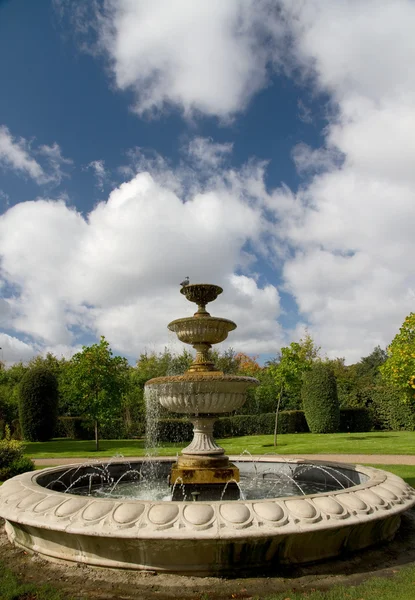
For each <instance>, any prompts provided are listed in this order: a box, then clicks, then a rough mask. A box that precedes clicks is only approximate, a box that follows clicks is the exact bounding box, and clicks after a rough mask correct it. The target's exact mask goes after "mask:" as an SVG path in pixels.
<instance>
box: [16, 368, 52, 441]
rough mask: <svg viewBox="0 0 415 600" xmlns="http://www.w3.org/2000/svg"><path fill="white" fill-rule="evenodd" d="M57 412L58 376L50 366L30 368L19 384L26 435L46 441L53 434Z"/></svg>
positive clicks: (21, 418)
mask: <svg viewBox="0 0 415 600" xmlns="http://www.w3.org/2000/svg"><path fill="white" fill-rule="evenodd" d="M57 413H58V380H57V378H56V375H55V374H54V373H52V371H50V370H49V369H48V368H47V367H44V366H38V367H32V368H31V369H29V370H28V371H27V372H26V373H25V375H24V376H23V378H22V381H21V384H20V403H19V414H20V424H21V427H22V433H23V437H24V438H25V439H26V440H30V441H31V442H46V441H47V440H50V439H51V437H52V436H53V433H54V431H55V427H56V419H57Z"/></svg>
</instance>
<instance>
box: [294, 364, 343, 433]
mask: <svg viewBox="0 0 415 600" xmlns="http://www.w3.org/2000/svg"><path fill="white" fill-rule="evenodd" d="M301 396H302V399H303V408H304V412H305V417H306V419H307V423H308V426H309V428H310V431H311V432H312V433H335V432H336V431H338V430H339V425H340V410H339V401H338V398H337V384H336V378H335V377H334V374H333V371H332V370H331V368H330V367H329V365H326V364H324V363H315V364H314V365H313V366H312V367H311V369H310V370H309V371H308V372H306V373H305V374H304V382H303V386H302V389H301Z"/></svg>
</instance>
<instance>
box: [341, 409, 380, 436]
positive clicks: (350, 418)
mask: <svg viewBox="0 0 415 600" xmlns="http://www.w3.org/2000/svg"><path fill="white" fill-rule="evenodd" d="M371 429H372V420H371V418H370V412H369V410H368V409H367V408H363V407H361V408H342V409H341V410H340V426H339V431H340V432H342V433H343V432H344V433H345V432H349V431H350V433H353V432H356V433H357V432H359V431H370V430H371Z"/></svg>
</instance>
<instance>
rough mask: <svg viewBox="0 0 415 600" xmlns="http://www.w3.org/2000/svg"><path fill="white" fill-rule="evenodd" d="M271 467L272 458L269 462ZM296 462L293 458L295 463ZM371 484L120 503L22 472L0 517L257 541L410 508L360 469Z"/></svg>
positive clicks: (0, 500) (2, 493)
mask: <svg viewBox="0 0 415 600" xmlns="http://www.w3.org/2000/svg"><path fill="white" fill-rule="evenodd" d="M274 462H275V461H274ZM293 462H294V461H293ZM358 470H359V471H361V472H362V473H364V474H366V475H368V476H369V480H368V481H367V482H366V483H364V484H360V485H357V486H355V487H354V488H347V489H345V490H339V491H334V492H331V493H329V494H315V495H309V496H304V497H298V496H297V497H290V498H276V499H273V500H270V499H267V500H263V501H261V500H255V501H244V502H243V501H232V502H213V503H208V502H200V503H186V502H152V501H130V502H122V501H119V500H114V499H98V498H93V499H92V498H89V497H80V496H73V495H70V494H62V493H61V492H56V491H52V490H48V489H46V488H43V487H41V486H40V485H39V484H38V483H37V482H36V479H37V476H38V474H33V473H24V474H23V475H19V476H17V477H15V478H13V479H12V480H10V481H6V482H5V483H4V484H3V486H2V487H1V488H0V514H1V516H2V517H3V518H5V519H6V520H8V521H9V522H11V523H20V524H24V525H29V526H32V527H40V528H42V527H45V528H46V527H47V528H48V529H56V530H59V531H66V532H67V533H69V532H71V531H72V532H75V531H79V532H82V531H85V528H88V529H89V528H92V531H91V532H90V534H91V535H99V532H100V531H101V533H102V529H105V530H106V531H108V532H109V531H111V532H113V533H114V534H115V532H117V537H119V536H121V537H123V536H125V535H126V536H127V537H130V536H131V533H130V532H131V530H132V528H134V531H135V533H134V535H135V536H137V537H145V538H148V537H152V536H156V537H157V536H158V532H160V533H161V532H162V533H163V535H164V536H167V538H176V537H177V538H186V537H187V536H193V533H192V532H194V531H198V530H203V531H204V532H205V534H206V535H208V532H209V531H211V532H212V534H211V537H212V539H213V538H215V536H216V535H217V533H216V532H217V529H218V527H219V528H220V531H221V535H225V533H226V532H229V533H228V535H229V534H231V532H232V531H236V530H242V529H243V530H246V531H249V535H252V536H254V537H255V535H258V533H256V532H259V531H264V530H266V529H269V530H274V529H275V528H278V529H279V530H281V531H282V530H284V531H285V530H286V532H287V533H288V532H289V533H292V532H295V531H297V532H298V533H300V532H304V531H312V530H313V527H314V524H318V522H320V521H323V520H324V521H328V522H329V523H330V522H332V526H336V527H337V524H336V523H338V521H339V520H341V521H342V522H350V524H361V523H362V521H361V518H362V517H361V516H362V515H368V516H371V515H375V514H377V513H379V514H380V513H382V514H384V515H385V516H386V514H388V513H391V514H398V513H401V512H402V511H404V510H407V509H409V508H410V507H411V506H413V505H414V504H415V490H414V489H413V488H411V487H410V486H409V485H407V484H406V483H405V482H404V481H403V480H402V479H400V478H399V477H396V476H395V475H392V474H390V473H385V472H383V471H378V470H377V469H374V468H371V467H358Z"/></svg>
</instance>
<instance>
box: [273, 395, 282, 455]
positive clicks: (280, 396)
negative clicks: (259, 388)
mask: <svg viewBox="0 0 415 600" xmlns="http://www.w3.org/2000/svg"><path fill="white" fill-rule="evenodd" d="M283 391H284V387H283V386H281V389H280V395H279V396H278V404H277V410H276V411H275V427H274V447H275V446H276V445H277V429H278V413H279V410H280V403H281V398H282V392H283Z"/></svg>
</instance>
